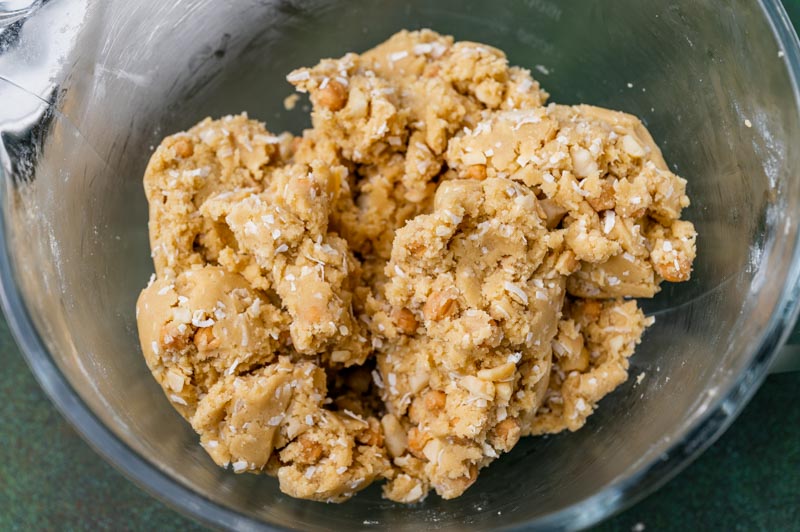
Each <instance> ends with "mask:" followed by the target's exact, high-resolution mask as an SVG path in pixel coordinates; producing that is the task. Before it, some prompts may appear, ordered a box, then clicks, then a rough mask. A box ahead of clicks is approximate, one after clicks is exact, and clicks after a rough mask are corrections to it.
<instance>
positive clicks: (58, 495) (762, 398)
mask: <svg viewBox="0 0 800 532" xmlns="http://www.w3.org/2000/svg"><path fill="white" fill-rule="evenodd" d="M785 5H786V9H787V11H788V12H789V15H790V16H791V18H792V20H793V21H794V23H795V25H797V24H798V23H800V1H798V0H792V1H786V2H785ZM795 339H796V340H797V341H798V342H800V334H798V333H795ZM0 364H2V372H0V530H186V531H191V530H204V528H203V527H202V526H200V525H198V524H196V523H194V522H193V521H191V520H189V519H187V518H185V517H183V516H181V515H179V514H178V513H176V512H175V511H173V510H172V509H170V508H169V507H167V506H166V505H164V504H163V503H161V502H159V501H158V500H156V499H154V498H153V497H151V496H150V495H148V494H147V493H146V492H144V491H142V490H141V489H139V488H138V487H137V486H135V485H134V484H132V483H131V482H129V481H128V480H126V479H125V478H124V477H123V476H122V475H121V474H120V473H118V472H117V471H116V470H115V469H114V468H113V467H111V466H110V465H108V464H106V463H105V462H104V461H103V459H102V458H100V457H99V456H98V455H97V454H96V453H95V452H94V451H93V450H92V449H91V448H90V447H89V446H88V445H87V444H86V443H85V442H83V440H81V438H80V437H79V436H78V435H77V434H76V433H75V431H74V430H73V429H72V428H71V427H70V426H69V425H68V424H67V422H66V421H64V420H63V418H62V417H61V416H60V415H59V414H58V412H57V411H56V410H55V408H54V407H53V405H52V404H50V402H49V401H48V399H47V398H46V397H45V395H44V393H43V392H42V391H41V390H40V389H39V386H38V385H37V383H36V381H35V380H34V378H33V376H32V375H31V372H30V370H29V369H28V367H27V366H26V365H25V363H24V361H23V359H22V357H21V355H20V353H19V350H18V348H17V346H16V345H15V344H14V341H13V339H12V337H11V334H10V333H9V331H8V327H7V325H6V322H5V320H4V319H2V318H0ZM799 389H800V372H795V373H784V374H779V375H772V376H770V377H768V378H767V380H766V382H765V383H764V385H763V386H762V388H761V389H760V390H759V392H758V393H757V394H756V396H755V397H754V398H753V400H752V401H751V403H750V404H749V405H748V406H747V407H746V409H745V410H744V412H743V413H742V415H741V416H740V417H739V419H737V420H736V422H735V423H734V424H733V426H732V427H731V428H730V429H729V430H728V431H727V433H726V434H724V435H723V436H722V438H721V439H720V440H719V441H718V442H716V443H715V444H714V445H713V446H712V447H711V448H710V449H709V450H707V451H706V452H705V453H704V454H703V455H702V456H701V457H700V459H698V460H697V461H695V462H694V463H693V464H691V465H690V466H689V467H688V468H687V469H686V470H685V471H684V472H683V473H681V474H680V475H679V476H678V477H677V478H675V479H673V480H672V481H670V482H669V483H668V484H667V485H666V486H664V487H663V488H661V489H660V490H659V491H658V492H656V493H654V494H652V495H650V496H649V497H648V498H646V499H645V500H643V501H642V502H640V503H639V504H637V505H636V506H634V507H633V508H631V509H629V510H627V511H625V512H623V513H621V514H620V515H618V516H616V517H613V518H611V519H610V520H608V521H606V522H605V523H603V524H601V525H600V526H598V527H597V530H602V531H606V530H608V531H617V530H622V531H626V530H705V529H711V530H800V401H798V399H799V398H800V396H799V395H798V390H799Z"/></svg>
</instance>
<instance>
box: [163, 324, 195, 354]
mask: <svg viewBox="0 0 800 532" xmlns="http://www.w3.org/2000/svg"><path fill="white" fill-rule="evenodd" d="M159 344H160V345H161V347H162V349H165V350H171V351H183V350H184V349H186V348H187V347H188V346H189V339H188V338H187V335H186V332H185V331H184V332H183V333H181V331H180V329H178V327H177V326H176V325H175V324H174V323H167V324H165V325H164V326H163V327H162V328H161V334H160V337H159Z"/></svg>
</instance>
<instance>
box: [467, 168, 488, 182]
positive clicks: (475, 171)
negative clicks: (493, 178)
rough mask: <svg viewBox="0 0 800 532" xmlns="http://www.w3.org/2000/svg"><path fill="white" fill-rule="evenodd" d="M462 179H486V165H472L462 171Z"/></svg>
mask: <svg viewBox="0 0 800 532" xmlns="http://www.w3.org/2000/svg"><path fill="white" fill-rule="evenodd" d="M464 179H477V180H479V181H482V180H484V179H486V165H485V164H473V165H471V166H468V167H467V168H466V170H464Z"/></svg>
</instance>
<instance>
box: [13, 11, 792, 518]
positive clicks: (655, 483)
mask: <svg viewBox="0 0 800 532" xmlns="http://www.w3.org/2000/svg"><path fill="white" fill-rule="evenodd" d="M759 3H760V5H761V7H762V9H763V11H764V13H765V14H766V15H767V19H768V21H769V22H770V25H771V27H772V30H773V32H774V33H775V35H776V37H777V39H778V41H779V42H780V43H781V44H782V45H783V49H784V53H785V57H786V61H787V66H788V69H789V74H790V79H791V81H792V85H793V89H794V94H795V100H796V101H797V102H798V106H799V107H800V92H799V91H798V75H800V43H799V42H798V38H797V35H796V33H795V31H794V28H793V26H792V24H791V22H790V21H789V18H788V15H787V14H786V11H785V10H784V8H783V6H782V4H781V3H780V0H760V1H759ZM6 179H8V176H6V175H5V173H4V171H3V169H2V167H0V182H5V181H6ZM0 195H5V192H4V191H2V187H0ZM0 199H2V198H0ZM798 247H800V232H799V233H798V235H796V238H795V243H794V251H795V255H796V254H797V250H798ZM13 270H14V268H13V266H12V265H11V263H10V261H9V253H8V247H7V239H6V224H5V220H4V219H3V217H2V216H0V306H1V307H2V310H3V312H4V314H5V316H6V320H7V322H8V324H9V328H10V330H11V332H12V335H13V337H14V340H15V341H16V343H17V345H18V346H19V347H20V351H21V353H22V355H23V358H24V359H25V361H26V363H27V364H28V367H30V368H31V371H32V372H33V374H34V377H35V378H36V380H37V381H38V383H39V385H40V386H41V387H42V389H43V390H44V391H45V393H46V394H47V395H48V397H49V398H50V401H51V402H52V403H53V404H54V406H55V407H56V409H58V411H59V412H60V413H61V414H62V416H64V418H65V419H66V420H67V421H68V422H69V423H70V424H71V425H72V426H73V427H74V428H75V429H76V431H77V432H78V433H79V434H80V435H81V437H82V438H83V439H84V440H85V441H86V442H87V443H88V444H89V446H90V447H92V449H94V450H95V452H97V453H98V454H100V455H101V456H102V457H103V458H104V459H105V460H106V461H108V462H109V463H110V464H112V465H113V466H114V467H115V468H116V469H117V470H119V471H120V472H121V473H123V474H124V475H125V476H126V477H127V478H128V479H130V480H131V481H133V482H134V483H136V484H137V485H138V486H139V487H140V488H142V489H143V490H145V491H146V492H148V493H150V494H151V495H153V496H154V497H156V498H158V499H159V500H161V501H163V502H165V503H166V504H168V505H169V506H170V507H172V508H174V509H175V510H177V511H179V512H181V513H183V514H184V515H187V516H189V517H191V518H193V519H196V520H198V521H200V522H202V523H204V524H206V525H208V526H211V527H214V528H225V529H227V528H235V529H237V530H268V531H284V530H289V529H285V528H282V527H275V526H269V525H266V524H264V523H263V522H259V521H255V520H253V519H250V518H248V517H244V516H241V515H238V514H236V513H235V512H232V511H231V510H229V509H227V508H225V507H223V506H220V505H218V504H216V503H215V502H213V501H211V500H209V499H206V498H205V497H202V496H200V495H199V494H198V493H196V492H194V491H193V490H191V489H190V488H187V487H185V486H184V485H182V484H181V483H179V482H177V481H176V480H175V479H173V478H172V477H170V476H168V475H167V474H166V473H164V472H163V471H161V470H159V469H158V468H157V467H155V466H154V465H153V464H152V463H151V462H150V461H148V460H147V459H145V458H143V457H141V456H139V455H138V454H137V453H135V452H134V451H133V450H132V449H131V448H130V447H128V446H127V445H126V444H125V443H124V442H122V441H121V440H120V439H119V438H117V437H116V435H114V434H113V433H112V432H111V431H110V430H109V429H108V428H107V427H105V426H104V425H103V424H102V423H101V422H100V421H99V420H98V419H97V418H96V417H95V416H94V414H93V413H92V412H91V411H90V410H89V409H88V408H87V406H86V405H85V404H84V403H83V401H82V400H81V398H80V396H79V395H78V394H77V393H76V391H75V390H74V389H73V388H72V386H71V385H70V384H69V382H67V381H66V379H65V378H64V377H63V375H62V374H61V373H60V371H59V370H58V368H57V366H56V364H55V362H54V361H53V359H52V358H51V357H50V354H49V352H48V350H47V348H46V346H45V345H44V342H43V341H42V339H41V338H40V337H39V335H38V333H37V332H36V329H35V326H34V325H33V321H32V320H31V318H30V315H29V313H28V310H27V308H26V306H25V304H24V302H23V301H22V299H21V295H20V293H19V291H18V290H17V286H16V283H15V280H14V278H15V275H14V272H13ZM786 285H787V286H791V287H792V289H791V290H789V291H787V292H785V293H784V295H783V297H782V298H781V300H780V301H779V302H778V304H777V305H776V307H775V310H774V312H773V317H772V323H771V324H770V327H769V328H768V330H766V331H764V333H763V338H764V341H763V342H762V343H761V346H760V348H759V350H758V352H757V353H756V354H755V356H754V357H753V360H752V363H751V365H750V367H748V368H747V370H746V371H744V372H743V373H742V375H741V376H740V377H739V379H738V380H737V381H736V382H734V383H732V384H731V385H730V386H729V389H728V390H726V392H725V393H724V394H721V396H720V398H719V399H717V400H716V401H715V402H714V403H713V404H712V405H711V406H710V407H709V409H708V411H706V412H705V413H704V414H703V415H701V416H698V417H697V418H696V419H695V420H694V421H693V422H692V423H691V424H690V426H688V427H687V428H686V432H685V434H686V435H685V437H683V438H681V440H680V441H679V442H677V443H675V444H673V445H672V446H671V447H670V448H669V449H668V450H667V451H666V452H665V453H664V454H663V455H662V456H661V457H660V458H658V459H657V460H653V461H651V463H649V464H647V465H645V466H644V467H643V468H642V469H641V471H639V472H638V473H635V474H632V475H630V476H628V477H625V478H621V479H620V480H618V481H615V482H613V483H611V484H609V486H608V487H606V488H605V489H604V490H603V491H601V492H600V493H597V494H596V495H593V496H591V497H589V498H587V499H584V500H583V501H580V502H578V503H576V504H574V505H572V506H570V507H568V508H565V509H563V510H561V511H559V512H555V513H552V514H549V515H546V516H544V517H542V518H541V519H538V520H537V521H536V523H535V525H536V527H537V529H542V530H560V529H579V528H585V527H589V526H591V525H593V524H596V523H598V522H600V521H601V520H603V519H606V518H608V517H610V516H612V515H614V514H616V513H618V512H620V511H622V510H624V509H625V508H628V507H630V506H632V505H633V504H635V503H636V502H638V501H639V500H641V499H643V498H644V497H646V496H647V495H649V494H651V493H652V492H654V491H655V490H657V489H658V488H659V487H661V486H662V485H663V484H665V483H666V482H668V481H669V480H671V479H672V478H673V477H675V476H676V475H677V474H678V473H680V472H681V471H682V470H683V469H684V468H685V467H686V466H687V465H688V464H689V463H690V462H691V461H692V460H693V459H694V458H696V457H697V456H698V455H699V454H700V453H702V452H703V451H704V450H705V449H706V448H707V447H709V446H710V445H711V444H712V443H714V441H716V440H717V438H719V436H720V435H721V434H722V433H723V432H724V431H725V429H726V428H727V427H728V426H729V425H730V424H731V423H732V422H733V420H734V419H735V417H736V416H737V414H738V413H739V412H740V411H741V409H742V408H743V407H744V406H745V405H746V404H747V402H748V401H749V400H750V398H752V396H753V394H754V393H755V391H756V390H757V388H758V386H759V385H760V384H761V382H762V381H763V380H764V378H765V376H766V374H767V370H768V369H769V367H770V364H771V362H772V361H773V359H774V358H775V357H776V355H777V352H778V350H779V348H780V346H781V345H783V343H785V342H786V340H787V339H788V338H789V336H790V334H792V326H793V324H794V323H795V321H796V319H797V315H798V311H799V310H800V307H798V304H797V303H798V299H800V264H797V263H796V264H794V265H793V267H792V269H791V271H790V272H789V275H788V276H787V283H786ZM794 336H795V337H796V338H797V339H798V341H800V334H797V333H795V334H794ZM533 524H534V523H526V524H524V525H522V526H511V527H506V528H504V529H503V530H524V529H526V528H528V527H530V526H531V525H533Z"/></svg>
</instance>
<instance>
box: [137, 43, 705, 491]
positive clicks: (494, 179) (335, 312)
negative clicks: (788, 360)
mask: <svg viewBox="0 0 800 532" xmlns="http://www.w3.org/2000/svg"><path fill="white" fill-rule="evenodd" d="M287 79H288V81H289V82H290V83H291V84H293V85H294V86H295V88H296V89H297V90H298V91H300V92H307V93H308V94H309V96H310V99H311V102H312V104H313V110H312V114H311V117H312V125H313V127H312V128H311V129H309V130H306V131H304V132H303V133H302V135H300V136H293V135H292V134H290V133H281V134H274V133H271V132H269V131H268V130H267V129H266V128H265V126H264V124H262V123H259V122H257V121H255V120H251V119H249V118H248V117H247V115H245V114H242V115H239V116H227V117H224V118H222V119H220V120H211V119H206V120H204V121H202V122H201V123H199V124H198V125H196V126H195V127H193V128H191V129H189V130H188V131H186V132H183V133H178V134H176V135H172V136H170V137H167V138H166V139H164V141H163V142H162V143H161V145H160V146H159V147H158V148H157V149H156V151H155V153H154V154H153V156H152V158H151V160H150V164H149V165H148V167H147V170H146V173H145V177H144V186H145V192H146V195H147V199H148V202H149V205H150V226H149V229H150V242H151V249H152V256H153V261H154V265H155V275H154V277H153V280H152V281H151V283H150V284H149V285H148V287H147V288H145V289H144V290H143V292H142V294H141V296H140V298H139V302H138V304H137V320H138V325H139V336H140V340H141V344H142V351H143V354H144V357H145V361H146V363H147V366H148V368H149V369H150V371H151V372H152V374H153V376H154V378H155V379H156V381H157V382H158V383H159V384H160V385H161V387H162V388H163V389H164V392H165V394H166V396H167V398H168V399H169V401H170V402H171V403H172V405H173V406H174V407H175V409H176V410H177V411H178V412H179V413H180V414H181V415H182V416H183V417H184V418H186V419H187V420H188V421H189V422H190V423H191V425H192V427H193V428H194V429H195V430H196V431H197V433H198V435H199V438H200V443H201V445H202V446H203V448H204V449H205V450H206V451H207V452H208V454H209V455H210V456H211V458H212V459H213V460H214V461H215V462H216V463H217V464H219V465H220V466H222V467H226V468H230V469H232V470H233V471H234V472H235V473H244V472H250V473H266V474H270V475H273V476H276V477H277V478H278V480H279V482H280V487H281V490H282V491H284V492H285V493H287V494H289V495H291V496H294V497H300V498H306V499H313V500H320V501H329V502H339V501H343V500H346V499H348V498H349V497H351V496H352V495H354V494H355V493H356V492H357V491H359V490H361V489H363V488H365V487H367V486H368V485H369V484H370V483H372V482H374V481H376V480H385V483H384V486H383V488H384V495H385V497H387V498H389V499H391V500H393V501H398V502H404V503H412V502H417V501H420V500H423V499H424V498H425V497H426V496H427V495H428V493H429V492H430V491H432V490H433V491H436V493H437V494H438V495H440V496H441V497H444V498H453V497H457V496H459V495H460V494H462V493H463V492H464V491H465V490H466V489H468V488H469V486H470V485H472V484H473V483H474V482H475V480H476V478H477V476H478V473H479V471H480V470H481V469H482V468H484V467H486V466H487V465H489V464H490V463H491V462H492V461H493V460H495V459H496V458H498V457H499V456H500V455H501V454H502V453H504V452H508V451H510V450H511V449H512V448H513V447H514V445H515V444H516V443H517V441H518V440H519V438H520V437H522V436H527V435H539V434H548V433H556V432H560V431H563V430H571V431H572V430H577V429H579V428H580V427H581V426H583V424H584V423H585V422H586V419H587V417H588V416H589V415H590V414H591V413H592V412H593V411H594V410H595V409H596V408H597V406H598V402H599V401H600V400H601V399H602V398H603V397H604V396H605V395H607V394H608V393H609V392H611V391H612V390H614V389H615V388H616V387H617V386H619V385H620V384H621V383H622V382H624V381H625V380H626V379H627V376H628V358H629V357H630V356H631V355H632V354H633V351H634V349H635V347H636V345H637V344H638V343H639V342H640V341H641V339H642V335H643V332H644V330H645V329H646V328H647V327H648V326H649V325H650V324H651V323H652V318H646V317H645V316H644V314H643V313H642V311H641V310H640V309H639V308H638V307H637V304H636V302H635V301H634V300H629V299H627V298H631V297H652V296H653V295H655V294H656V293H657V292H658V290H659V285H660V284H661V283H662V282H663V281H669V282H680V281H685V280H687V279H688V278H689V276H690V274H691V268H692V262H693V260H694V257H695V252H696V246H695V238H696V234H695V231H694V227H693V226H692V224H691V223H690V222H687V221H683V220H681V219H680V214H681V210H682V209H683V208H684V207H686V206H687V205H688V204H689V199H688V197H687V196H686V190H685V189H686V181H685V180H683V179H682V178H680V177H678V176H676V175H675V174H673V173H672V172H670V170H669V168H668V167H667V165H666V163H665V162H664V160H663V158H662V156H661V153H660V151H659V149H658V147H657V146H656V144H655V143H654V142H653V139H652V138H651V136H650V134H649V133H648V132H647V130H646V129H645V128H644V127H643V126H642V124H641V122H640V121H639V120H638V119H636V118H635V117H633V116H631V115H627V114H624V113H620V112H615V111H610V110H607V109H601V108H598V107H592V106H588V105H578V106H564V105H556V104H549V105H546V103H545V102H546V100H547V96H548V95H547V93H546V92H544V91H543V90H542V89H541V87H540V86H539V84H538V82H537V81H536V80H534V79H533V78H532V77H531V74H530V72H529V71H527V70H525V69H522V68H519V67H512V66H509V65H508V62H507V60H506V58H505V55H504V54H503V52H501V51H500V50H497V49H495V48H492V47H490V46H487V45H483V44H479V43H471V42H454V41H453V39H452V38H451V37H447V36H442V35H439V34H437V33H435V32H433V31H429V30H422V31H416V32H407V31H402V32H400V33H398V34H396V35H394V36H393V37H391V38H390V39H389V40H388V41H386V42H384V43H383V44H381V45H379V46H377V47H376V48H374V49H372V50H369V51H367V52H365V53H363V54H361V55H358V54H352V53H351V54H347V55H345V56H344V57H342V58H339V59H325V60H323V61H321V62H320V63H319V64H318V65H317V66H315V67H313V68H301V69H298V70H295V71H294V72H292V73H290V74H289V76H288V78H287Z"/></svg>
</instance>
